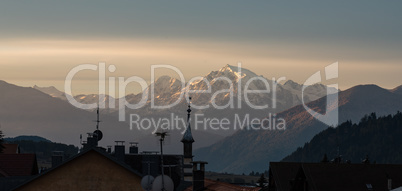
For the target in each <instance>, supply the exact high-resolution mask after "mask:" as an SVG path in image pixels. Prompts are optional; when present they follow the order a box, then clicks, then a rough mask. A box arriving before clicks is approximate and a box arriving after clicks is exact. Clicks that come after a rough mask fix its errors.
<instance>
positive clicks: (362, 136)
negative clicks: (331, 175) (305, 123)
mask: <svg viewBox="0 0 402 191" xmlns="http://www.w3.org/2000/svg"><path fill="white" fill-rule="evenodd" d="M401 137H402V113H401V112H397V114H395V115H393V116H392V115H388V116H384V117H377V116H376V114H375V113H372V114H370V115H366V116H365V117H363V118H362V119H361V120H360V122H359V123H358V124H352V122H350V121H347V122H344V123H342V124H341V125H339V126H338V127H336V128H332V127H330V128H328V129H326V130H324V131H322V132H320V133H319V134H317V135H316V136H314V137H313V139H312V140H311V141H310V142H308V143H306V144H305V145H304V146H303V147H299V148H298V149H297V150H296V151H295V152H293V153H292V154H291V155H289V156H287V157H285V158H284V159H283V160H282V161H283V162H320V161H321V160H322V159H323V156H324V155H325V154H326V155H327V156H328V158H329V159H332V158H335V157H336V156H338V152H339V154H340V155H341V156H342V159H343V161H346V160H349V161H351V162H352V163H360V162H361V161H362V160H363V159H364V158H365V157H366V155H367V156H368V157H369V159H370V161H371V162H376V163H399V164H400V163H402V147H401V145H402V139H401ZM338 148H339V151H338Z"/></svg>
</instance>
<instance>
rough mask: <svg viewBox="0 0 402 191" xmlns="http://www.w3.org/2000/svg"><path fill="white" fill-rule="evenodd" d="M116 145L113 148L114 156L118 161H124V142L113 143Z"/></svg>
mask: <svg viewBox="0 0 402 191" xmlns="http://www.w3.org/2000/svg"><path fill="white" fill-rule="evenodd" d="M115 142H116V145H115V146H114V156H115V157H116V158H117V159H118V160H120V161H124V158H125V154H126V153H125V150H126V148H125V146H124V141H115Z"/></svg>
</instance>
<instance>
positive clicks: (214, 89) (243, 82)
mask: <svg viewBox="0 0 402 191" xmlns="http://www.w3.org/2000/svg"><path fill="white" fill-rule="evenodd" d="M223 78H224V79H228V80H230V81H231V82H232V85H233V86H230V84H229V83H228V82H227V81H225V80H223ZM257 78H260V79H264V80H265V81H266V82H267V83H268V86H269V87H266V84H264V83H263V81H261V80H258V79H257ZM252 79H253V80H252ZM249 80H250V81H249ZM207 82H208V83H209V84H210V87H208V83H207ZM189 83H190V84H189ZM181 85H182V82H181V81H180V80H178V79H175V78H172V77H169V76H161V77H159V78H158V79H157V80H156V81H155V82H154V83H153V84H150V85H149V86H148V88H146V89H145V90H144V91H143V92H141V93H139V94H129V95H127V96H125V97H124V99H126V100H127V102H128V103H131V104H136V103H139V102H140V101H141V99H142V97H143V95H144V96H145V97H147V98H148V99H147V102H146V103H145V105H144V106H143V107H141V109H134V110H133V109H126V115H127V116H126V118H129V115H130V114H138V115H141V117H143V118H146V117H147V118H151V117H159V118H163V117H170V115H171V114H172V113H173V114H175V115H182V112H183V108H185V107H186V105H187V101H186V100H185V99H182V100H181V101H180V102H179V103H178V104H177V105H175V106H174V107H171V108H168V109H154V108H152V107H151V98H152V97H151V88H152V87H153V88H154V93H155V95H154V98H155V105H157V106H163V105H168V104H172V103H174V102H176V100H178V99H179V98H180V96H181V93H182V92H189V91H190V90H198V91H202V92H201V93H190V96H191V97H192V104H193V105H198V106H202V105H206V106H209V108H204V109H193V111H194V112H195V113H197V114H203V115H204V117H205V118H218V119H223V118H229V119H230V120H231V121H234V120H235V115H238V116H245V115H249V116H250V118H252V117H256V118H262V117H265V115H266V114H267V113H272V114H273V113H277V112H280V111H283V110H286V109H289V108H291V107H293V106H296V105H299V104H301V103H302V102H303V100H302V87H303V85H301V84H298V83H296V82H294V81H292V80H288V81H287V82H286V83H285V84H283V85H282V84H280V83H278V84H276V82H273V81H272V80H269V79H267V78H264V77H263V76H259V75H257V74H255V73H254V72H252V71H250V70H248V69H246V68H239V67H237V66H232V65H226V66H224V67H222V68H221V69H219V70H216V71H211V72H210V73H208V74H207V75H205V76H204V77H202V78H201V79H198V80H195V81H193V82H187V84H186V86H187V87H184V88H182V87H181ZM246 87H247V89H248V90H266V89H267V88H269V89H268V90H269V91H270V92H269V93H250V94H248V97H247V100H246V98H245V97H244V94H243V92H244V91H245V89H246ZM274 87H275V90H276V92H275V93H276V95H275V96H274V95H273V91H274V90H273V89H274ZM208 88H210V92H208ZM239 88H240V89H239ZM51 89H53V88H51ZM229 89H230V91H232V93H233V94H231V93H229V92H222V90H229ZM329 90H330V92H336V91H337V90H336V89H334V88H329ZM44 92H45V91H44ZM238 92H241V93H240V96H239V95H238ZM45 93H46V92H45ZM326 94H327V87H326V86H324V85H322V84H314V85H311V86H309V87H307V88H306V89H305V91H304V101H305V102H306V103H308V102H310V101H313V100H316V99H318V98H320V97H323V96H325V95H326ZM214 96H215V97H214ZM74 98H75V99H76V100H77V101H78V102H80V103H84V104H90V103H97V102H98V100H99V96H98V95H96V94H90V95H77V96H74ZM112 99H114V103H115V105H114V108H110V107H109V100H112ZM64 100H65V99H64ZM119 101H120V100H119V99H115V98H113V97H111V96H108V95H106V96H105V99H104V100H102V102H104V103H105V105H106V109H103V110H102V112H106V113H111V114H112V115H114V116H116V115H117V114H118V112H119V108H118V103H119ZM230 102H233V103H234V104H233V108H232V106H230V107H226V108H225V112H222V109H219V108H218V109H217V108H216V107H215V106H214V105H213V104H216V105H217V106H225V105H227V104H228V103H230ZM238 103H240V105H241V108H239V107H240V106H239V104H238ZM274 103H275V104H276V106H275V107H274V105H273V104H274ZM250 104H252V105H256V106H261V105H266V104H268V108H266V109H254V108H252V107H251V106H250ZM84 109H85V108H84ZM184 110H185V109H184ZM91 111H93V110H91ZM234 132H235V130H233V129H230V130H223V131H222V130H219V131H214V132H212V133H214V134H219V135H220V136H228V135H230V134H232V133H234Z"/></svg>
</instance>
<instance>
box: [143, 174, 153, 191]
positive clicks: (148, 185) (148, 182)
mask: <svg viewBox="0 0 402 191" xmlns="http://www.w3.org/2000/svg"><path fill="white" fill-rule="evenodd" d="M154 179H155V178H154V177H153V176H151V175H146V176H144V177H143V178H142V179H141V187H142V188H143V189H144V190H147V191H148V190H151V189H152V183H153V181H154Z"/></svg>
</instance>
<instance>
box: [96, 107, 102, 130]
mask: <svg viewBox="0 0 402 191" xmlns="http://www.w3.org/2000/svg"><path fill="white" fill-rule="evenodd" d="M94 122H96V130H98V129H99V123H100V122H102V121H101V120H100V119H99V107H98V109H97V110H96V121H94Z"/></svg>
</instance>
